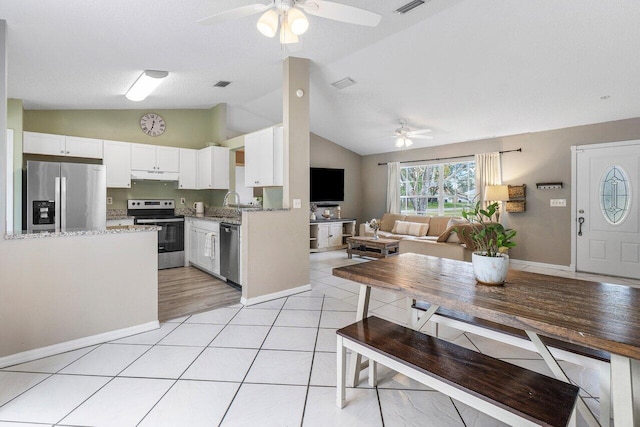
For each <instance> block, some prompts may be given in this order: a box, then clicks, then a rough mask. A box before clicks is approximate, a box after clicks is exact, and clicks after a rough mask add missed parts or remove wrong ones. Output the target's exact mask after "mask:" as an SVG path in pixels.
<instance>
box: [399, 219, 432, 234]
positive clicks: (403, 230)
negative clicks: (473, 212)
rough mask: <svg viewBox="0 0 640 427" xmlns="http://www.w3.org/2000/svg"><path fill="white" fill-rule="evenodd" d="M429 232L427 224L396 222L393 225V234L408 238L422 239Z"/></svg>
mask: <svg viewBox="0 0 640 427" xmlns="http://www.w3.org/2000/svg"><path fill="white" fill-rule="evenodd" d="M428 231H429V224H427V223H424V224H422V223H419V222H407V221H396V222H395V224H394V225H393V230H391V232H392V233H393V234H405V235H408V236H416V237H422V236H426V235H427V232H428Z"/></svg>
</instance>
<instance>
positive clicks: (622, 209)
mask: <svg viewBox="0 0 640 427" xmlns="http://www.w3.org/2000/svg"><path fill="white" fill-rule="evenodd" d="M630 207H631V187H630V186H629V178H628V177H627V174H626V172H625V171H624V169H622V167H621V166H618V165H613V166H611V167H609V169H607V171H606V172H605V173H604V174H603V177H602V181H601V182H600V209H602V214H603V215H604V217H605V219H606V220H607V221H608V222H609V223H610V224H621V223H622V222H623V221H624V220H625V219H626V218H627V215H628V213H629V209H630Z"/></svg>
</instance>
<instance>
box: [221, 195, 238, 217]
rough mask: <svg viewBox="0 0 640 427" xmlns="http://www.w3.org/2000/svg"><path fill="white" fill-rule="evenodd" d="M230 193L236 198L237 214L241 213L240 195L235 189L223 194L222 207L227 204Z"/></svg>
mask: <svg viewBox="0 0 640 427" xmlns="http://www.w3.org/2000/svg"><path fill="white" fill-rule="evenodd" d="M232 194H235V195H236V200H237V202H238V208H237V209H236V212H237V213H238V215H240V213H241V212H240V195H239V194H238V193H236V192H235V191H229V192H228V193H227V194H225V195H224V201H223V202H222V207H225V206H229V196H230V195H232Z"/></svg>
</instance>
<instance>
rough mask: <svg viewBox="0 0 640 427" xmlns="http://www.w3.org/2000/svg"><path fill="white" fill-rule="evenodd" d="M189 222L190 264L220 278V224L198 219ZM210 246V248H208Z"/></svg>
mask: <svg viewBox="0 0 640 427" xmlns="http://www.w3.org/2000/svg"><path fill="white" fill-rule="evenodd" d="M187 222H188V224H189V231H188V233H189V235H188V238H189V246H188V247H189V255H188V257H189V258H188V259H189V263H190V264H193V265H195V266H196V267H199V268H200V269H202V270H205V271H207V272H208V273H212V274H215V275H217V276H220V224H219V223H217V222H214V221H206V220H196V219H189V220H188V221H187ZM209 242H210V243H209ZM208 244H210V248H207V245H208Z"/></svg>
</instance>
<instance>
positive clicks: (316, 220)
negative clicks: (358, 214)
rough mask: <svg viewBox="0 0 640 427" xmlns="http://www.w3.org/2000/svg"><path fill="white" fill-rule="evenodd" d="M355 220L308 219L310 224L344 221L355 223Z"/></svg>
mask: <svg viewBox="0 0 640 427" xmlns="http://www.w3.org/2000/svg"><path fill="white" fill-rule="evenodd" d="M355 220H356V219H355V218H329V219H324V218H318V219H310V220H309V222H310V223H311V224H322V223H323V222H344V221H355Z"/></svg>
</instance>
